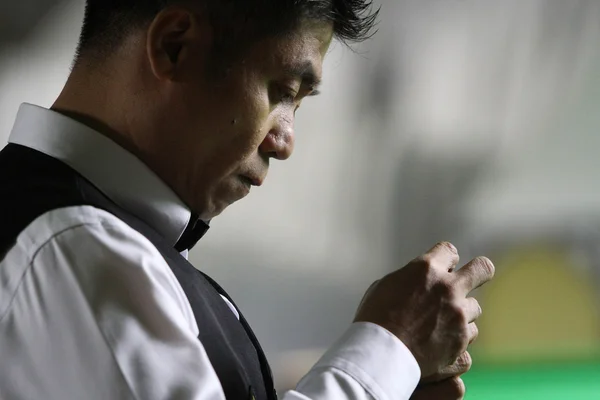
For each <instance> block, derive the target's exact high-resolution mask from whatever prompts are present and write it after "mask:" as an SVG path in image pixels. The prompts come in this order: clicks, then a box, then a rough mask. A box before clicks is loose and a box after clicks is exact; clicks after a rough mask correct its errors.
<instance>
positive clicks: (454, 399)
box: [410, 377, 466, 400]
mask: <svg viewBox="0 0 600 400" xmlns="http://www.w3.org/2000/svg"><path fill="white" fill-rule="evenodd" d="M465 392H466V388H465V384H464V382H463V381H462V379H460V378H457V377H454V378H450V379H447V380H445V381H442V382H437V383H432V384H428V385H423V386H419V387H418V388H417V390H415V392H414V393H413V395H412V396H411V397H410V400H462V399H463V398H464V396H465Z"/></svg>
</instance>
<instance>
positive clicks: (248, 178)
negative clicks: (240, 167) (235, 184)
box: [240, 175, 263, 186]
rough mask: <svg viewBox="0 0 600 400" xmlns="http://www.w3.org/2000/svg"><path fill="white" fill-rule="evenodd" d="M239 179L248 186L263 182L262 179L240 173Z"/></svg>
mask: <svg viewBox="0 0 600 400" xmlns="http://www.w3.org/2000/svg"><path fill="white" fill-rule="evenodd" d="M240 179H241V180H242V182H244V183H245V184H247V185H249V186H260V185H262V184H263V179H261V178H259V177H255V176H251V175H240Z"/></svg>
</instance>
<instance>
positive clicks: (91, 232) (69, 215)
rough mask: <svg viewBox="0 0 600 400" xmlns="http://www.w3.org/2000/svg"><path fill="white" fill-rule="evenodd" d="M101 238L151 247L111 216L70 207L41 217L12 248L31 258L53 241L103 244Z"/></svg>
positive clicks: (97, 211) (19, 237) (85, 208)
mask: <svg viewBox="0 0 600 400" xmlns="http://www.w3.org/2000/svg"><path fill="white" fill-rule="evenodd" d="M103 237H106V238H111V237H123V238H126V239H127V241H128V242H139V245H141V246H145V247H147V248H148V249H147V250H149V251H151V249H153V248H154V246H152V245H151V244H150V243H149V242H148V241H147V239H145V238H144V236H143V235H141V234H140V233H138V232H137V231H135V230H134V229H132V228H131V227H129V225H127V224H126V223H125V222H123V221H121V220H120V219H119V218H117V217H116V216H114V215H113V214H111V213H109V212H107V211H104V210H101V209H99V208H96V207H92V206H73V207H65V208H59V209H56V210H52V211H49V212H47V213H45V214H42V215H40V216H39V217H38V218H36V219H35V220H34V221H33V222H32V223H31V224H29V226H27V227H26V228H25V229H24V230H23V231H22V232H21V233H20V234H19V236H18V237H17V241H16V243H15V246H14V249H16V250H18V251H24V252H26V253H27V255H28V258H29V259H33V258H35V257H36V256H37V255H38V252H39V250H40V249H41V248H43V247H44V246H48V245H49V244H51V243H52V242H53V241H56V240H63V241H66V242H67V243H65V244H68V243H69V242H71V241H74V242H82V241H89V244H93V242H95V241H100V242H102V239H103ZM65 239H67V240H65ZM154 250H155V249H154ZM155 251H156V250H155Z"/></svg>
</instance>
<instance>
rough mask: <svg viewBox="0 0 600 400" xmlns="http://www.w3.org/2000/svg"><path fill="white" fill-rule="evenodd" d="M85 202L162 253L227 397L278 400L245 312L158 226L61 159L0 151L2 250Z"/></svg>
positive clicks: (18, 150)
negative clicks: (38, 222)
mask: <svg viewBox="0 0 600 400" xmlns="http://www.w3.org/2000/svg"><path fill="white" fill-rule="evenodd" d="M82 205H90V206H94V207H96V208H99V209H103V210H105V211H108V212H109V213H111V214H113V215H115V216H116V217H117V218H119V219H121V220H122V221H124V222H125V223H127V224H128V225H129V226H130V227H132V228H133V229H134V230H136V231H138V232H139V233H141V234H142V235H144V236H145V237H146V238H148V240H150V242H152V244H154V246H156V248H157V249H158V251H159V252H160V253H161V254H162V256H163V257H164V259H165V261H166V262H167V263H168V265H169V267H170V268H171V270H172V271H173V273H174V274H175V276H176V278H177V280H178V281H179V284H180V285H181V287H182V288H183V291H184V292H185V294H186V296H187V298H188V300H189V302H190V305H191V307H192V310H193V312H194V316H195V318H196V321H197V323H198V330H199V332H200V334H199V336H198V339H200V341H201V342H202V345H203V346H204V348H205V349H206V353H207V354H208V358H209V359H210V362H211V364H212V365H213V367H214V369H215V371H216V373H217V376H218V377H219V380H220V381H221V384H222V386H223V390H224V391H225V396H226V398H227V399H235V400H237V399H240V400H246V399H252V398H255V399H257V400H275V399H276V394H275V390H274V388H273V380H272V377H271V371H270V369H269V365H268V363H267V360H266V358H265V355H264V353H263V351H262V349H261V348H260V345H259V344H258V341H257V340H256V337H255V336H254V334H253V333H252V330H251V329H250V326H249V325H248V323H247V322H246V320H245V319H244V317H243V316H242V315H241V314H240V320H239V321H238V319H237V318H236V317H235V315H234V314H233V313H232V312H231V310H230V309H229V307H228V306H227V305H226V304H225V302H224V301H223V299H222V298H221V295H223V296H225V297H227V298H228V299H229V300H231V299H230V298H229V296H228V295H227V294H226V293H225V291H224V290H223V289H222V288H221V287H220V286H219V285H218V284H217V283H215V282H214V281H213V280H212V279H211V278H209V277H208V276H206V275H205V274H203V273H201V272H200V271H198V270H197V269H195V268H194V267H193V266H192V265H191V264H190V263H189V262H188V261H187V260H186V259H185V258H184V257H182V256H181V255H180V254H179V252H178V251H177V250H175V249H174V248H173V246H172V245H170V244H168V243H167V242H166V241H165V240H164V238H163V237H162V236H161V235H160V234H159V233H158V232H157V231H155V230H154V229H152V228H151V227H150V226H148V225H147V224H145V223H144V222H143V221H141V220H139V219H138V218H136V217H135V216H133V215H131V214H129V213H128V212H126V211H125V210H123V209H122V208H120V207H119V206H118V205H116V204H115V203H114V202H112V201H111V200H110V199H108V198H107V197H106V196H105V195H104V194H103V193H102V192H100V190H98V189H97V188H96V187H95V186H94V185H92V184H91V183H90V182H89V181H87V180H86V179H85V178H83V177H82V176H81V175H80V174H78V173H77V172H76V171H74V170H73V169H71V168H70V167H69V166H67V165H65V164H64V163H62V162H61V161H59V160H56V159H54V158H52V157H49V156H47V155H45V154H43V153H40V152H38V151H36V150H32V149H30V148H27V147H23V146H19V145H15V144H9V145H8V146H6V147H5V148H4V149H3V150H2V151H0V251H1V254H5V252H6V251H7V250H8V249H10V247H12V245H13V243H15V240H16V238H17V236H18V235H19V233H20V232H21V231H23V230H24V229H25V228H26V227H27V226H28V225H29V224H30V223H31V222H33V221H34V220H35V219H36V218H37V217H39V216H41V215H42V214H44V213H46V212H48V211H51V210H55V209H59V208H63V207H70V206H82ZM232 303H233V302H232ZM83 350H84V349H83Z"/></svg>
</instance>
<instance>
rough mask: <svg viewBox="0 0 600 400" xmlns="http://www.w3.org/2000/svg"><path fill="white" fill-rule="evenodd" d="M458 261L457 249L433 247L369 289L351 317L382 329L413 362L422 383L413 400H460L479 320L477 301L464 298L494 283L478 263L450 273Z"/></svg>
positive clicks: (484, 262)
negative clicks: (462, 378)
mask: <svg viewBox="0 0 600 400" xmlns="http://www.w3.org/2000/svg"><path fill="white" fill-rule="evenodd" d="M458 261H459V256H458V251H457V250H456V247H454V246H453V245H452V244H450V243H446V242H443V243H439V244H437V245H436V246H434V247H433V248H432V249H431V250H429V251H428V252H427V253H425V254H424V255H422V256H421V257H418V258H416V259H414V260H413V261H411V262H410V263H409V264H408V265H406V266H405V267H404V268H401V269H399V270H397V271H395V272H392V273H390V274H388V275H387V276H385V277H384V278H382V279H381V280H379V281H377V282H375V283H374V284H373V285H371V288H370V289H369V290H368V291H367V293H366V294H365V297H364V298H363V301H362V302H361V304H360V306H359V309H358V312H357V314H356V317H355V321H359V322H362V321H364V322H372V323H375V324H377V325H379V326H382V327H384V328H386V329H387V330H389V331H390V332H391V333H393V334H394V335H396V336H397V337H398V338H400V340H402V342H403V343H404V344H405V345H406V347H408V348H409V350H410V351H411V353H412V354H413V355H414V356H415V358H416V360H417V363H418V364H419V367H420V368H421V376H422V381H421V385H420V387H419V388H418V390H417V392H415V397H413V398H417V399H419V398H420V399H427V398H431V399H460V398H462V396H463V394H464V385H462V382H461V381H460V380H459V378H458V376H459V375H461V374H463V373H465V372H466V371H467V370H468V369H469V368H470V366H471V358H470V356H469V355H468V353H466V350H467V346H468V345H469V344H470V343H472V342H473V341H474V340H475V339H476V337H477V334H478V331H477V327H476V325H475V320H477V318H479V316H480V315H481V307H480V306H479V304H478V302H477V300H475V299H474V298H472V297H468V295H469V293H470V292H471V291H473V290H474V289H476V288H478V287H480V286H481V285H483V284H485V283H487V282H488V281H490V280H491V279H492V278H493V276H494V265H493V264H492V262H491V261H490V260H488V259H487V258H485V257H478V258H475V259H473V260H471V261H470V262H468V263H467V264H466V265H465V266H464V267H462V268H461V269H459V270H455V268H456V266H457V264H458ZM460 385H462V386H463V389H462V390H457V388H458V386H460ZM431 393H433V394H431ZM440 393H445V395H444V396H442V395H440ZM430 394H431V395H430Z"/></svg>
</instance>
